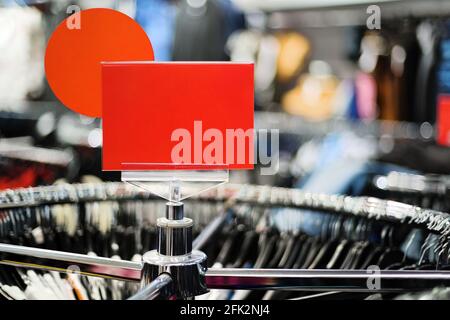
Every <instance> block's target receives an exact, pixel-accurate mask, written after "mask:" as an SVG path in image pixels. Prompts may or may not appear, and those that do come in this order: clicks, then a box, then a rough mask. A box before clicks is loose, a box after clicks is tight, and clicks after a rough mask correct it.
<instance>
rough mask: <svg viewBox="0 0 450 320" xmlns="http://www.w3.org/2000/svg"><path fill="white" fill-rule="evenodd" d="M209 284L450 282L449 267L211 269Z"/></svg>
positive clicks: (341, 286)
mask: <svg viewBox="0 0 450 320" xmlns="http://www.w3.org/2000/svg"><path fill="white" fill-rule="evenodd" d="M377 280H379V286H377ZM206 284H207V285H208V288H210V289H248V290H255V289H285V290H302V291H351V292H392V291H393V292H397V291H405V290H408V291H414V290H423V289H426V288H433V287H436V286H439V285H442V286H450V271H423V270H419V271H409V270H408V271H407V270H395V271H391V270H381V271H375V272H374V271H369V270H284V269H283V270H280V269H209V270H208V272H207V274H206Z"/></svg>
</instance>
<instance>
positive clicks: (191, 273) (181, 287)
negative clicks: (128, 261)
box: [141, 250, 208, 299]
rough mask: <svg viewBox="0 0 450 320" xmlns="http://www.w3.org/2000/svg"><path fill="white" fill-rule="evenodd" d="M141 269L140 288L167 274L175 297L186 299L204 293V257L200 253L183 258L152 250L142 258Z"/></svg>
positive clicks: (205, 290) (192, 253) (193, 253)
mask: <svg viewBox="0 0 450 320" xmlns="http://www.w3.org/2000/svg"><path fill="white" fill-rule="evenodd" d="M142 260H143V269H142V280H141V287H142V288H145V286H147V285H148V284H149V283H151V282H152V281H153V280H154V279H156V278H157V277H158V276H159V275H160V274H162V273H168V274H170V275H171V277H172V278H173V282H174V292H175V296H176V297H177V298H179V299H187V298H190V297H193V296H197V295H201V294H204V293H206V292H207V291H208V290H207V288H206V282H205V273H206V269H207V267H206V255H205V254H204V253H203V252H201V251H195V250H194V251H192V252H191V253H189V254H187V255H184V256H173V257H171V256H166V255H161V254H159V253H158V251H156V250H153V251H149V252H147V253H145V254H144V256H143V257H142Z"/></svg>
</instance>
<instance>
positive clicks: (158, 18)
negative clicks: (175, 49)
mask: <svg viewBox="0 0 450 320" xmlns="http://www.w3.org/2000/svg"><path fill="white" fill-rule="evenodd" d="M175 17H176V5H175V4H174V3H172V2H171V1H169V0H137V1H136V21H137V22H138V23H139V24H140V25H141V26H142V28H144V30H145V32H146V33H147V35H148V37H149V38H150V41H151V43H152V46H153V52H154V54H155V60H156V61H169V60H171V57H172V42H173V38H174V33H175Z"/></svg>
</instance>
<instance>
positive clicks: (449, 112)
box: [437, 95, 450, 146]
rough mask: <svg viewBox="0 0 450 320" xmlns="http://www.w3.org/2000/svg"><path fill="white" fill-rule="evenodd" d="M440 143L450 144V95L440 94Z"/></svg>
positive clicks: (438, 110) (438, 111)
mask: <svg viewBox="0 0 450 320" xmlns="http://www.w3.org/2000/svg"><path fill="white" fill-rule="evenodd" d="M437 130H438V143H439V144H442V145H445V146H450V95H440V96H439V98H438V109H437Z"/></svg>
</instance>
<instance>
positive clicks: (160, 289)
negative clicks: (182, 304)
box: [128, 273, 173, 300]
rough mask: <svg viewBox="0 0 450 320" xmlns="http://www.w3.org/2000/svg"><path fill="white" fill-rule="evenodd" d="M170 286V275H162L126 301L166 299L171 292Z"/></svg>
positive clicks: (171, 282)
mask: <svg viewBox="0 0 450 320" xmlns="http://www.w3.org/2000/svg"><path fill="white" fill-rule="evenodd" d="M172 286H173V281H172V278H171V277H170V275H168V274H167V273H163V274H161V275H159V277H157V278H156V279H155V280H153V281H152V282H150V283H149V284H148V285H146V286H145V287H144V288H143V289H141V290H140V291H139V292H137V293H136V294H135V295H133V296H131V297H130V298H128V300H156V299H168V298H170V297H171V295H172V292H173V288H172Z"/></svg>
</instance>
